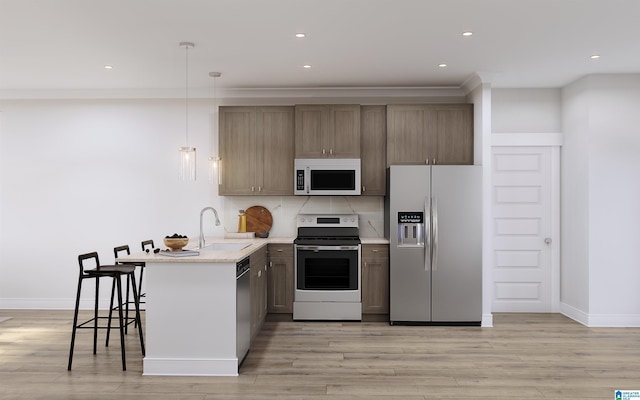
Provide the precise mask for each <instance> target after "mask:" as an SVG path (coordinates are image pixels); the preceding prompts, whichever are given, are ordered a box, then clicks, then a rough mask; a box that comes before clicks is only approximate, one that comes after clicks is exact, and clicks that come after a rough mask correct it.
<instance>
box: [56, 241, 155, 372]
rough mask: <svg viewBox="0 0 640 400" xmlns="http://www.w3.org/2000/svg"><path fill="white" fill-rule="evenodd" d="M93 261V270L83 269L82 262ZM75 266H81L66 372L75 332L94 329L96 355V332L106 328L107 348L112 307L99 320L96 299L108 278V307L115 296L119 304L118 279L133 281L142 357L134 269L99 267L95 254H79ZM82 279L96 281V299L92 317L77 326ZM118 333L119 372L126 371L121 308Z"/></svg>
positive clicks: (119, 308) (141, 335)
mask: <svg viewBox="0 0 640 400" xmlns="http://www.w3.org/2000/svg"><path fill="white" fill-rule="evenodd" d="M86 260H93V261H94V262H95V265H96V268H95V269H85V267H84V261H86ZM78 263H79V266H80V275H79V278H78V291H77V293H76V304H75V310H74V315H73V330H72V333H71V346H70V349H69V363H68V365H67V370H69V371H71V366H72V363H73V351H74V346H75V340H76V333H77V330H78V329H93V354H94V355H95V354H96V353H97V343H98V329H107V345H108V340H109V339H108V337H109V333H110V332H111V328H115V327H113V326H112V325H111V322H112V310H113V307H110V310H109V316H108V317H100V316H99V314H98V300H99V293H100V278H103V277H110V278H112V279H113V286H112V291H111V304H112V305H113V301H114V295H116V294H117V298H118V300H117V301H118V304H122V299H123V298H122V281H121V277H122V276H123V275H126V276H127V277H130V278H131V280H132V290H133V298H134V303H135V308H136V322H137V325H138V334H139V336H140V348H141V350H142V355H143V356H144V355H145V346H144V337H143V333H142V324H141V318H140V303H139V297H138V294H137V288H136V284H135V275H134V271H135V266H129V265H106V266H100V261H99V259H98V254H97V253H96V252H93V253H87V254H82V255H80V256H78ZM85 279H95V283H96V284H95V297H94V310H93V318H91V319H89V320H87V321H84V322H82V323H78V313H79V309H80V295H81V292H82V281H83V280H85ZM101 318H107V319H108V324H107V326H100V325H99V323H98V321H99V320H100V319H101ZM118 322H119V324H118V327H117V328H118V330H119V331H120V347H121V348H120V352H121V356H122V370H123V371H126V369H127V364H126V355H125V353H126V352H125V340H124V334H125V332H124V329H125V326H126V322H125V319H124V315H123V311H122V307H118Z"/></svg>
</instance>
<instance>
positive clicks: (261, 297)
mask: <svg viewBox="0 0 640 400" xmlns="http://www.w3.org/2000/svg"><path fill="white" fill-rule="evenodd" d="M249 263H250V266H251V271H250V286H251V341H253V339H254V338H255V337H256V335H257V334H258V332H260V328H262V324H263V323H264V320H265V318H266V317H267V248H266V247H264V248H262V249H260V250H258V251H256V252H255V253H253V254H251V256H250V257H249Z"/></svg>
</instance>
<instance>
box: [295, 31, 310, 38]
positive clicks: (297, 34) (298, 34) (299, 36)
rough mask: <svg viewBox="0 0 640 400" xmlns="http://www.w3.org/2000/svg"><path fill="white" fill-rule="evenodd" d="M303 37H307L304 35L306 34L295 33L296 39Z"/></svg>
mask: <svg viewBox="0 0 640 400" xmlns="http://www.w3.org/2000/svg"><path fill="white" fill-rule="evenodd" d="M305 36H307V35H306V34H304V33H302V32H300V33H296V37H297V38H303V37H305Z"/></svg>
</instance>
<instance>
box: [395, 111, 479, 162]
mask: <svg viewBox="0 0 640 400" xmlns="http://www.w3.org/2000/svg"><path fill="white" fill-rule="evenodd" d="M393 164H473V104H423V105H388V106H387V165H393Z"/></svg>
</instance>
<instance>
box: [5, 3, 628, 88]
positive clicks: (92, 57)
mask: <svg viewBox="0 0 640 400" xmlns="http://www.w3.org/2000/svg"><path fill="white" fill-rule="evenodd" d="M639 19H640V0H0V92H4V93H8V92H15V91H25V90H26V91H29V90H57V91H60V90H97V89H137V90H157V89H162V90H167V89H172V90H173V89H175V90H177V89H179V88H183V90H184V87H185V67H186V65H185V64H186V63H185V62H186V53H185V50H184V48H181V47H180V46H179V43H180V42H182V41H190V42H194V43H195V48H194V49H192V50H190V51H189V58H188V59H189V86H190V87H193V88H194V89H196V90H203V89H204V88H211V87H212V86H213V79H212V78H210V77H209V72H212V71H219V72H222V77H221V78H219V79H218V80H217V81H216V86H217V87H218V88H319V87H332V88H339V87H351V88H353V87H396V88H397V87H441V86H447V87H450V86H453V87H457V86H460V85H461V84H462V83H463V82H464V81H465V80H466V79H468V78H469V77H471V76H472V75H473V74H474V73H480V74H481V76H483V77H485V79H487V80H488V81H489V82H491V84H492V86H493V87H513V88H516V87H518V88H519V87H562V86H564V85H566V84H568V83H570V82H572V81H574V80H576V79H578V78H580V77H582V76H585V75H588V74H594V73H640V46H638V40H637V33H636V29H637V26H638V20H639ZM467 30H470V31H473V33H474V34H473V36H471V37H463V36H462V35H461V34H462V32H464V31H467ZM297 32H305V33H306V34H307V37H306V38H304V39H297V38H296V37H295V36H294V35H295V33H297ZM596 53H597V54H600V55H601V58H600V59H598V60H592V59H590V56H591V55H592V54H596ZM440 63H447V64H448V67H446V68H440V67H438V64H440ZM105 64H110V65H113V69H111V70H105V69H104V65H105ZM304 64H311V65H312V68H310V69H304V68H302V65H304ZM486 77H488V78H486Z"/></svg>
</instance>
